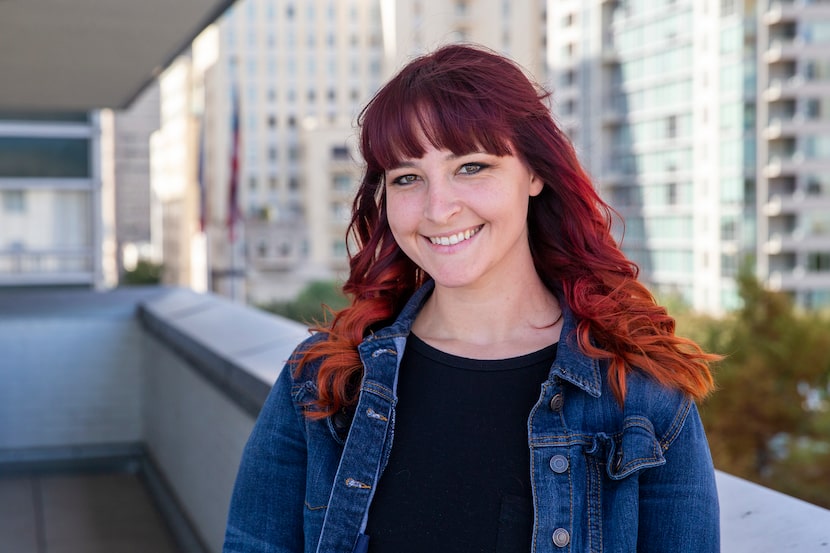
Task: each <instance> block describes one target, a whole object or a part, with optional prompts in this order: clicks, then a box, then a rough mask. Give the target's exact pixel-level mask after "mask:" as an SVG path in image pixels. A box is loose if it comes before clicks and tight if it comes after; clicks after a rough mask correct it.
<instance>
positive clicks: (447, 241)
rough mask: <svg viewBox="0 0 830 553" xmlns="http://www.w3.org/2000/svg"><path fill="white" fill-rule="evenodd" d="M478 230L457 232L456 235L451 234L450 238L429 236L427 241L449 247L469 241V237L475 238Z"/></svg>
mask: <svg viewBox="0 0 830 553" xmlns="http://www.w3.org/2000/svg"><path fill="white" fill-rule="evenodd" d="M478 230H479V229H473V230H465V231H464V232H459V233H458V234H453V235H451V236H440V237H439V236H431V237H430V238H429V241H430V242H432V243H433V244H436V245H441V246H450V245H454V244H458V243H459V242H463V241H464V240H469V239H470V237H472V236H475V234H476V233H477V232H478Z"/></svg>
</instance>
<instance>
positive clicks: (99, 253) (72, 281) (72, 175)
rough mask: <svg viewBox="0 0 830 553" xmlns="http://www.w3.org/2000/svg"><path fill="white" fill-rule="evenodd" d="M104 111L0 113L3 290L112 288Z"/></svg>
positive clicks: (109, 184)
mask: <svg viewBox="0 0 830 553" xmlns="http://www.w3.org/2000/svg"><path fill="white" fill-rule="evenodd" d="M101 134H102V130H101V120H100V113H99V112H91V113H86V112H85V113H42V112H39V113H0V286H81V287H93V288H104V287H107V286H110V285H113V284H114V283H115V280H116V278H117V274H116V271H115V251H114V228H113V209H112V202H111V200H112V197H113V189H112V187H113V181H112V179H111V178H109V172H108V171H105V170H104V169H103V168H102V166H103V164H102V159H103V158H104V157H106V152H103V153H102V150H103V149H104V148H103V142H102V140H101Z"/></svg>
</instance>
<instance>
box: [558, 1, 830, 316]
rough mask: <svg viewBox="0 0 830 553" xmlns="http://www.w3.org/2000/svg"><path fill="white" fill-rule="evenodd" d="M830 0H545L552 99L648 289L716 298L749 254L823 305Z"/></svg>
mask: <svg viewBox="0 0 830 553" xmlns="http://www.w3.org/2000/svg"><path fill="white" fill-rule="evenodd" d="M817 4H822V5H821V6H818V5H817ZM827 13H828V8H827V3H825V2H821V3H820V2H816V1H807V0H803V1H800V2H775V3H773V4H772V7H771V8H767V7H766V5H764V6H760V5H758V4H757V3H756V2H755V1H750V0H744V1H739V0H733V1H726V0H723V1H717V2H716V1H710V0H700V1H696V0H663V1H659V2H645V1H642V0H619V1H601V0H594V1H592V2H581V1H576V0H557V1H555V2H550V3H549V10H548V14H549V17H548V23H549V27H548V36H549V40H548V59H549V62H550V78H551V82H552V83H553V89H554V111H555V113H556V114H557V116H558V117H559V119H560V121H561V122H562V124H563V126H564V128H565V129H566V130H567V131H568V132H569V133H570V135H571V137H572V139H573V140H574V142H575V144H576V146H577V149H578V150H579V152H580V153H581V155H582V157H583V161H584V162H585V164H586V165H587V166H588V168H589V170H590V172H591V173H592V175H593V176H594V178H595V181H596V182H597V186H598V188H599V190H600V192H601V194H602V195H603V196H604V197H605V198H606V200H607V201H609V203H610V204H611V205H612V206H613V207H614V208H615V209H616V210H617V211H619V213H620V214H621V215H622V216H623V218H624V219H625V226H624V227H623V226H622V225H618V228H617V230H616V233H617V236H618V237H619V238H620V239H621V243H622V246H623V249H624V250H625V251H626V252H627V253H628V255H629V256H630V257H631V258H632V259H633V260H634V261H636V262H637V263H638V264H639V266H640V267H641V270H642V273H641V275H642V277H643V280H644V281H645V282H646V283H647V284H648V285H649V286H650V287H651V289H652V290H653V291H654V292H656V293H658V294H677V295H679V296H680V297H682V298H683V299H684V300H685V301H686V302H688V303H689V304H690V305H691V306H693V307H695V308H697V309H700V310H704V311H709V312H715V313H717V312H722V311H724V310H727V309H731V308H734V307H736V306H737V305H738V296H737V287H736V280H735V277H736V276H737V274H738V271H739V270H740V268H741V266H742V265H744V264H748V266H749V267H750V268H753V269H755V270H756V272H757V274H758V276H759V277H760V278H761V280H762V281H764V282H765V283H766V284H767V285H769V286H771V287H773V288H778V289H782V290H786V291H788V292H791V293H792V294H793V296H794V297H795V298H796V299H797V300H798V301H799V303H801V304H802V305H806V306H818V305H820V304H821V303H823V304H824V305H827V304H828V303H830V298H827V294H828V291H830V272H828V269H826V268H824V267H825V264H826V262H827V261H828V254H829V253H830V240H829V239H828V234H827V231H825V230H823V229H824V228H827V221H828V218H827V217H828V216H827V215H825V214H826V213H827V209H826V206H827V204H826V202H827V199H826V198H827V197H828V196H827V193H826V192H822V191H823V190H824V188H823V187H822V185H821V184H820V183H821V182H823V181H822V180H821V179H822V178H823V177H821V176H820V175H821V173H822V171H821V170H820V169H821V168H822V167H824V168H826V167H828V165H827V163H828V158H830V152H829V151H828V149H827V148H824V149H823V144H824V143H823V142H822V140H823V138H821V131H822V130H823V131H824V132H825V134H826V129H827V128H828V126H827V125H828V119H827V118H826V117H827V116H826V115H824V116H822V115H821V114H822V113H823V112H822V110H821V108H820V107H819V106H820V105H821V102H822V100H821V95H822V91H824V93H825V94H826V91H827V88H824V89H822V88H821V87H822V85H821V84H820V83H819V82H818V81H820V80H821V79H823V78H825V77H819V76H818V75H820V74H821V72H822V69H821V68H822V67H824V65H827V64H828V61H827V60H828V59H830V54H828V53H826V52H830V49H828V48H821V47H820V46H816V43H817V42H820V41H822V40H825V39H824V38H823V37H824V36H826V32H827V31H826V30H825V29H826V28H827V23H822V21H827V18H826V15H822V14H827ZM822 17H824V18H825V19H823V20H822ZM808 37H809V38H808ZM819 37H822V38H819ZM782 48H783V50H782ZM824 69H826V67H825V68H824ZM810 71H813V73H810ZM808 74H812V75H815V77H813V78H812V79H808V77H807V75H808ZM793 77H795V78H796V80H798V78H799V77H800V78H801V79H803V80H812V81H813V84H812V87H811V88H807V87H803V88H799V87H794V85H795V82H794V81H793ZM824 86H826V84H825V85H824ZM782 87H784V92H782ZM788 87H789V88H788ZM796 90H799V93H798V94H794V93H795V91H796ZM801 90H803V92H800V91H801ZM811 110H812V111H811ZM825 111H826V110H825ZM808 113H812V114H814V115H813V116H812V118H811V119H812V120H811V121H809V122H808V119H810V117H809V116H808V115H807V114H808ZM771 114H772V115H771ZM822 118H824V121H823V122H822ZM782 123H783V124H782ZM821 158H823V159H824V161H819V159H821ZM807 159H810V161H809V162H808V161H807ZM799 160H801V161H802V163H799ZM811 182H812V183H814V184H813V185H812V188H811V185H810V184H809V183H811ZM810 189H812V190H814V192H813V193H812V194H813V195H812V197H811V196H810V195H809V194H808V190H810ZM820 198H824V202H825V204H824V206H822V204H821V203H820V202H818V201H817V200H819V199H820ZM822 209H824V211H823V212H822ZM822 222H824V223H822ZM822 234H823V237H822ZM807 235H810V236H811V237H812V239H811V240H810V241H805V242H808V243H801V240H800V237H801V236H807ZM821 298H826V299H825V300H824V301H823V302H822V300H821Z"/></svg>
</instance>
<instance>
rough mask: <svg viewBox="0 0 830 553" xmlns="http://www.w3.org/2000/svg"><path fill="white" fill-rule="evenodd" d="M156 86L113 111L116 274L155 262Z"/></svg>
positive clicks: (158, 253)
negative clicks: (153, 169) (152, 159)
mask: <svg viewBox="0 0 830 553" xmlns="http://www.w3.org/2000/svg"><path fill="white" fill-rule="evenodd" d="M159 117H160V115H159V87H158V82H153V83H151V84H150V85H149V86H148V87H147V89H146V90H144V91H143V92H142V93H141V95H139V96H138V97H137V98H136V99H135V101H133V103H132V104H131V105H130V107H129V108H128V109H126V110H123V111H117V112H113V121H112V127H113V131H114V138H113V146H114V152H113V153H114V165H113V168H114V175H115V240H116V244H117V252H118V272H119V275H123V273H124V271H125V270H132V269H134V268H135V266H136V263H137V262H138V261H139V260H147V261H154V262H155V261H158V255H160V252H156V251H154V250H153V248H152V242H151V240H152V234H151V227H150V221H151V210H150V135H151V134H152V133H153V132H155V131H156V130H158V128H159Z"/></svg>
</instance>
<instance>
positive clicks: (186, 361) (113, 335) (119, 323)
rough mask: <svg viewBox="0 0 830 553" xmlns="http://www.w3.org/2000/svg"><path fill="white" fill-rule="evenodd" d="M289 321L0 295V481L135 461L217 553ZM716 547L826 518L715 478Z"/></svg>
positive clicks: (178, 517) (752, 542)
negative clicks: (17, 469)
mask: <svg viewBox="0 0 830 553" xmlns="http://www.w3.org/2000/svg"><path fill="white" fill-rule="evenodd" d="M306 335H307V332H306V330H305V329H304V328H303V327H302V326H301V325H298V324H297V323H294V322H290V321H287V320H284V319H281V318H278V317H275V316H272V315H269V314H266V313H264V312H261V311H258V310H255V309H251V308H247V307H243V306H240V305H238V304H234V303H231V302H229V301H227V300H224V299H221V298H219V297H216V296H212V295H203V294H196V293H194V292H191V291H187V290H180V289H165V288H137V289H119V290H115V291H112V292H106V293H95V292H87V291H39V292H34V291H33V292H27V293H20V292H17V293H14V294H12V293H2V294H0V351H2V352H3V354H2V356H0V376H2V377H3V382H4V385H3V386H0V471H2V470H3V468H4V467H6V466H8V465H10V464H15V465H18V466H19V465H21V464H25V463H34V462H43V461H44V460H47V461H49V462H50V463H52V465H53V466H60V464H61V462H67V463H74V464H75V465H77V464H78V463H79V462H84V461H85V460H86V461H88V460H91V459H95V458H99V457H101V456H106V455H107V454H119V455H124V454H130V455H138V456H140V457H141V459H140V464H141V466H142V467H143V471H144V476H145V480H147V481H148V482H149V483H150V489H151V491H152V493H153V494H154V495H155V496H156V498H157V499H158V500H159V503H160V504H161V505H162V506H164V508H163V509H162V511H163V514H164V516H165V517H166V518H167V519H168V521H169V522H170V524H171V527H172V528H173V529H174V533H175V534H176V535H177V536H178V538H179V540H180V541H181V542H182V543H185V544H189V545H187V546H186V547H183V549H186V550H187V551H194V552H195V551H207V552H212V553H219V551H221V545H222V539H223V532H224V527H225V519H226V516H227V507H228V502H229V498H230V494H231V490H232V486H233V481H234V478H235V475H236V470H237V466H238V462H239V459H240V456H241V453H242V448H243V446H244V444H245V441H246V439H247V436H248V433H249V432H250V430H251V427H252V425H253V423H254V420H255V417H256V414H257V412H258V411H259V409H260V407H261V405H262V402H263V401H264V399H265V397H266V395H267V394H268V391H269V389H270V386H271V385H272V383H273V382H274V380H275V379H276V377H277V374H278V373H279V371H280V369H281V367H282V365H283V362H284V361H285V359H286V358H287V357H288V356H289V354H290V352H291V350H292V349H293V347H294V346H295V344H296V343H297V342H298V341H299V340H301V339H302V338H303V337H305V336H306ZM718 487H719V491H720V496H721V497H720V500H721V521H722V549H723V551H728V552H730V553H743V552H747V553H749V552H753V553H754V552H756V551H783V550H788V551H800V552H806V553H809V552H812V551H816V552H818V551H822V552H823V551H826V547H825V546H826V545H827V543H828V539H830V531H829V530H828V528H830V511H827V510H825V509H821V508H819V507H816V506H813V505H810V504H808V503H805V502H803V501H800V500H797V499H794V498H792V497H788V496H785V495H782V494H780V493H777V492H774V491H771V490H769V489H766V488H763V487H760V486H757V485H755V484H750V483H748V482H746V481H743V480H740V479H738V478H734V477H731V476H729V475H726V474H722V473H718Z"/></svg>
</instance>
